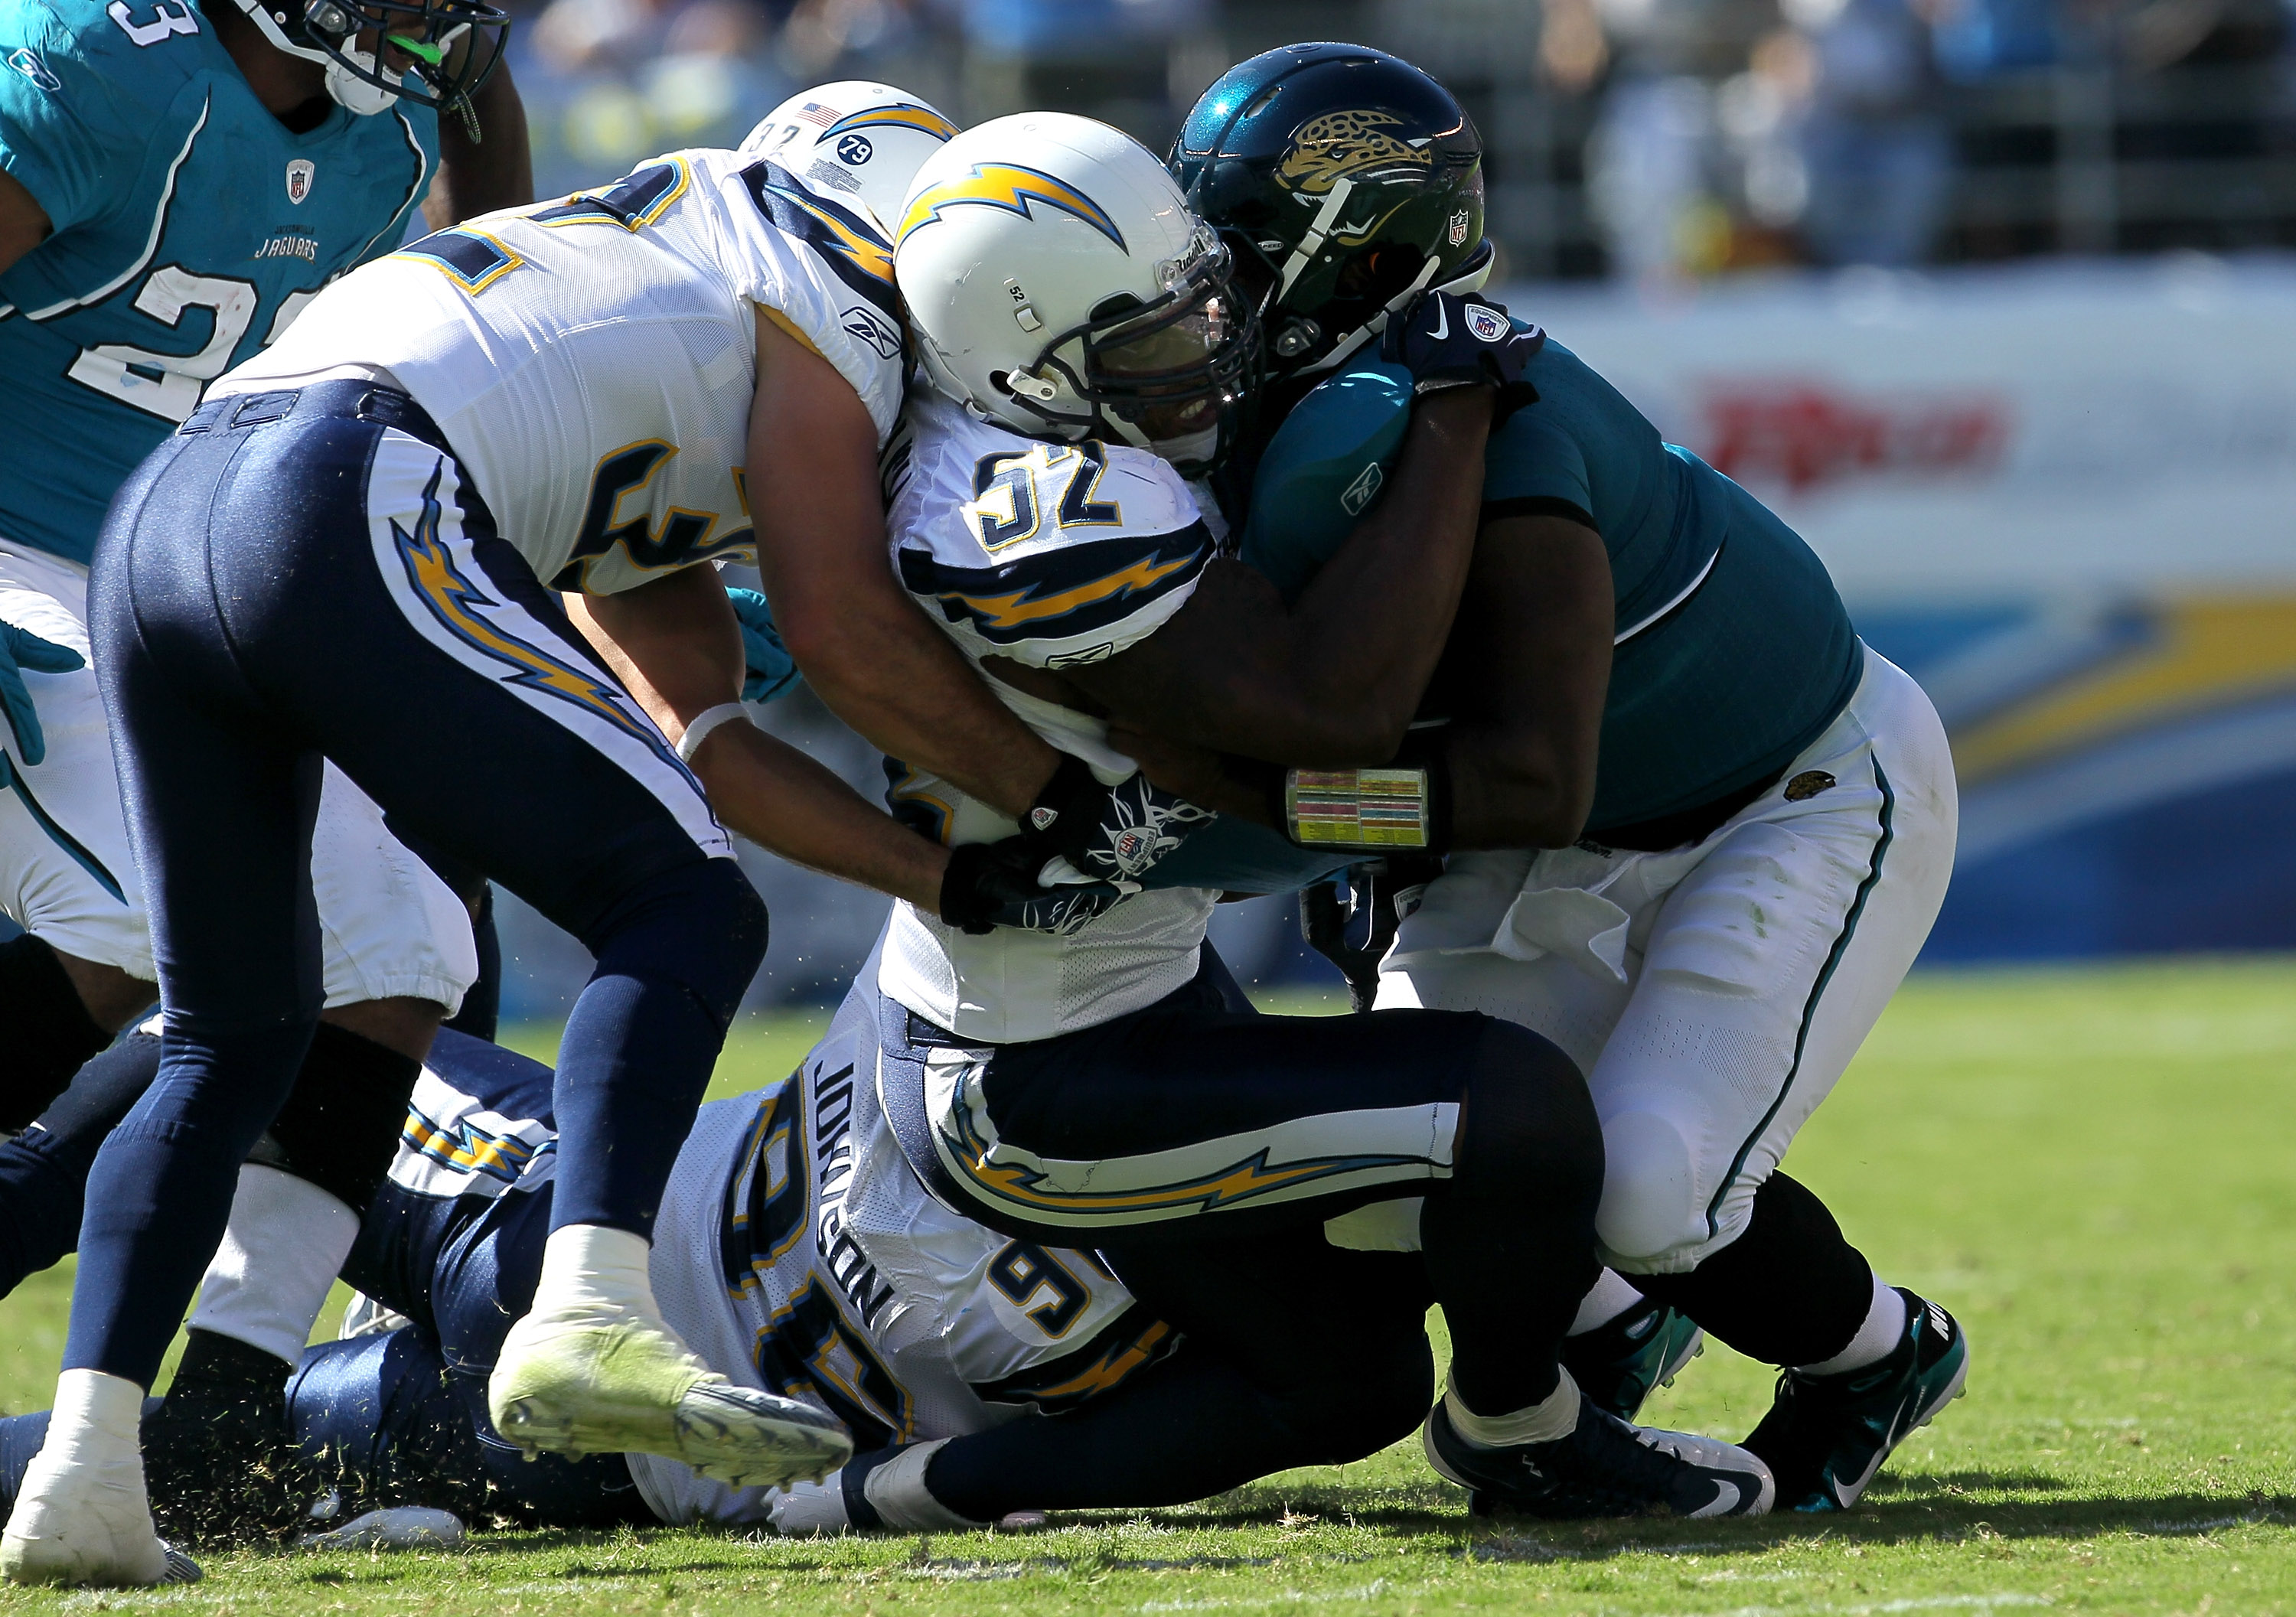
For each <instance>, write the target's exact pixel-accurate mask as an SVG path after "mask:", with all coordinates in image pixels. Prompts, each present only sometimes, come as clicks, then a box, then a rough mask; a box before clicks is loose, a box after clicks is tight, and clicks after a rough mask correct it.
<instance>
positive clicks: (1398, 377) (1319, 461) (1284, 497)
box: [1240, 364, 1411, 602]
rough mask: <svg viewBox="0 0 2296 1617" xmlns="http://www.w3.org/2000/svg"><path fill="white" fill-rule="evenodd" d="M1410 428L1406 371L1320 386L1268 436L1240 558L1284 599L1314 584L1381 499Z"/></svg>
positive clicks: (1356, 373)
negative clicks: (1315, 578)
mask: <svg viewBox="0 0 2296 1617" xmlns="http://www.w3.org/2000/svg"><path fill="white" fill-rule="evenodd" d="M1410 425H1411V381H1410V376H1409V373H1406V371H1404V370H1403V369H1402V368H1401V367H1399V366H1396V365H1377V364H1374V365H1362V366H1359V367H1357V368H1356V369H1354V370H1350V371H1347V372H1344V373H1341V374H1340V375H1337V376H1334V377H1333V378H1332V379H1331V380H1329V381H1327V382H1323V383H1322V384H1321V385H1319V386H1317V387H1316V389H1315V390H1313V391H1312V392H1310V393H1309V394H1308V397H1307V398H1303V399H1301V400H1300V403H1299V405H1298V406H1296V407H1295V408H1294V409H1293V410H1292V414H1291V415H1289V416H1288V417H1286V418H1285V420H1284V423H1283V426H1282V427H1281V428H1279V429H1278V430H1277V431H1276V433H1275V437H1274V438H1272V439H1269V440H1268V444H1267V449H1266V450H1265V451H1264V452H1263V453H1262V454H1261V456H1260V458H1259V466H1258V468H1257V469H1256V470H1255V471H1254V472H1253V475H1252V483H1251V512H1250V514H1249V515H1248V516H1247V518H1246V519H1245V522H1244V530H1243V546H1242V552H1241V553H1240V554H1242V559H1243V560H1244V561H1245V562H1248V563H1249V564H1250V565H1251V566H1252V567H1255V568H1257V569H1258V570H1259V571H1260V572H1261V573H1263V574H1265V575H1266V576H1267V579H1269V581H1271V582H1272V583H1273V584H1274V585H1275V587H1276V589H1277V590H1278V591H1279V592H1281V593H1282V595H1283V598H1284V600H1286V601H1287V602H1288V601H1291V600H1293V599H1294V598H1296V597H1297V596H1298V595H1299V594H1300V591H1301V590H1302V589H1305V588H1306V587H1308V580H1309V579H1312V578H1314V577H1315V576H1316V570H1317V569H1319V568H1321V567H1322V566H1323V565H1324V562H1328V561H1330V560H1331V559H1332V555H1333V552H1335V551H1337V550H1338V549H1339V547H1340V546H1341V545H1342V544H1344V543H1345V542H1346V540H1347V537H1348V533H1349V530H1350V529H1352V528H1353V527H1354V526H1355V521H1356V519H1357V517H1359V516H1361V515H1362V514H1363V513H1365V511H1368V510H1369V509H1370V508H1371V506H1372V504H1373V502H1374V501H1375V500H1376V499H1377V498H1378V497H1379V491H1380V490H1381V488H1383V487H1385V485H1386V482H1387V474H1388V473H1389V472H1390V471H1392V470H1393V469H1394V464H1395V457H1396V456H1397V455H1398V453H1400V452H1401V450H1402V448H1403V435H1404V433H1405V432H1406V431H1408V430H1409V428H1410Z"/></svg>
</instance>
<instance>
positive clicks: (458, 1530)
mask: <svg viewBox="0 0 2296 1617" xmlns="http://www.w3.org/2000/svg"><path fill="white" fill-rule="evenodd" d="M462 1542H463V1519H462V1517H460V1516H458V1515H456V1514H455V1513H454V1512H453V1511H451V1510H433V1509H431V1508H430V1506H427V1505H399V1506H391V1507H389V1508H387V1509H383V1510H370V1511H368V1512H367V1513H366V1514H365V1515H363V1516H354V1517H353V1518H352V1519H351V1520H349V1521H348V1522H346V1523H343V1524H342V1525H341V1526H340V1527H337V1528H331V1529H329V1530H328V1531H324V1532H315V1533H305V1534H304V1535H303V1536H302V1537H301V1538H299V1539H296V1540H295V1547H297V1548H298V1549H367V1550H374V1549H456V1548H459V1547H461V1545H462Z"/></svg>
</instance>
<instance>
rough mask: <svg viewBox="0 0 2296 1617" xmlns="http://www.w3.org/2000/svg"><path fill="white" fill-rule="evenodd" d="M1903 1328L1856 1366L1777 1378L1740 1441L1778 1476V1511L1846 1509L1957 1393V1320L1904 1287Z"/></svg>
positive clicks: (1962, 1361)
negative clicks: (1757, 1420) (1882, 1351)
mask: <svg viewBox="0 0 2296 1617" xmlns="http://www.w3.org/2000/svg"><path fill="white" fill-rule="evenodd" d="M1898 1296H1900V1297H1903V1298H1904V1299H1905V1300H1906V1331H1905V1334H1904V1335H1902V1336H1900V1337H1899V1338H1898V1345H1897V1346H1896V1347H1894V1348H1892V1349H1891V1350H1890V1353H1889V1356H1888V1357H1887V1358H1882V1359H1881V1360H1879V1361H1878V1362H1876V1363H1874V1364H1871V1365H1868V1366H1866V1367H1865V1368H1864V1369H1862V1370H1845V1371H1843V1372H1842V1373H1841V1375H1805V1374H1804V1373H1803V1372H1801V1371H1800V1370H1784V1371H1781V1372H1780V1373H1779V1375H1778V1392H1777V1397H1776V1399H1775V1401H1773V1402H1772V1403H1771V1405H1770V1412H1769V1413H1768V1414H1767V1415H1766V1416H1762V1424H1760V1425H1759V1426H1756V1427H1755V1428H1754V1430H1753V1432H1752V1435H1751V1436H1749V1437H1748V1438H1747V1439H1746V1447H1747V1448H1749V1449H1752V1450H1753V1451H1754V1452H1755V1453H1756V1454H1759V1455H1760V1456H1761V1457H1762V1458H1763V1459H1764V1460H1765V1461H1766V1462H1767V1463H1768V1465H1769V1467H1770V1469H1771V1470H1772V1471H1773V1472H1774V1473H1775V1474H1776V1476H1777V1480H1778V1508H1779V1509H1781V1510H1799V1511H1804V1512H1819V1511H1832V1510H1848V1509H1849V1507H1850V1506H1853V1505H1855V1504H1857V1500H1858V1498H1859V1497H1860V1496H1861V1495H1863V1494H1864V1493H1865V1491H1866V1487H1867V1485H1868V1484H1870V1483H1871V1482H1873V1481H1874V1473H1877V1472H1879V1471H1880V1470H1881V1469H1882V1462H1883V1461H1884V1460H1886V1459H1888V1458H1889V1457H1890V1450H1891V1449H1895V1448H1896V1447H1897V1446H1898V1444H1899V1443H1902V1442H1904V1441H1906V1440H1907V1438H1908V1437H1911V1436H1912V1435H1913V1434H1914V1432H1915V1431H1916V1430H1917V1429H1918V1428H1920V1427H1923V1426H1926V1425H1928V1424H1930V1422H1931V1420H1932V1419H1934V1418H1935V1417H1936V1416H1937V1413H1938V1411H1939V1410H1940V1409H1942V1408H1945V1407H1946V1406H1947V1405H1948V1404H1949V1403H1951V1402H1952V1401H1953V1400H1954V1399H1956V1398H1959V1397H1960V1396H1961V1393H1962V1388H1963V1385H1964V1383H1966V1382H1967V1381H1968V1379H1969V1343H1968V1342H1967V1341H1966V1340H1965V1339H1964V1337H1963V1336H1962V1334H1961V1326H1960V1322H1958V1321H1957V1320H1956V1319H1955V1318H1954V1317H1953V1316H1952V1315H1950V1314H1948V1313H1947V1312H1946V1311H1945V1310H1944V1309H1941V1308H1939V1306H1938V1305H1937V1304H1936V1303H1934V1302H1931V1301H1928V1300H1926V1299H1925V1298H1921V1297H1916V1296H1915V1294H1914V1293H1911V1292H1909V1291H1907V1290H1906V1289H1905V1288H1904V1287H1903V1286H1900V1287H1898Z"/></svg>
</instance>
